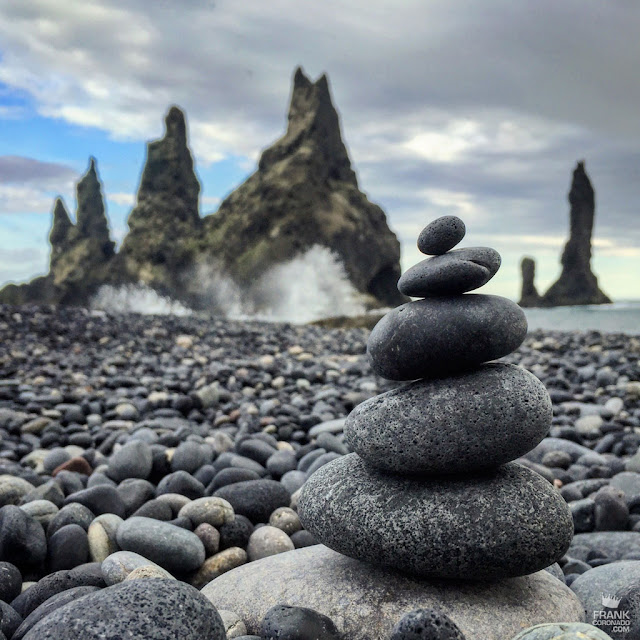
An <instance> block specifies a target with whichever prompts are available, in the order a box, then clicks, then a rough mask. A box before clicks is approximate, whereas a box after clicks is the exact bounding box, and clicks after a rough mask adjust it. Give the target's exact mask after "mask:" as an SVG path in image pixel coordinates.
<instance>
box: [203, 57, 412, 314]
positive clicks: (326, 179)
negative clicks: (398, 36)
mask: <svg viewBox="0 0 640 640" xmlns="http://www.w3.org/2000/svg"><path fill="white" fill-rule="evenodd" d="M204 230H205V234H204V236H203V246H204V247H206V248H207V250H208V252H209V253H210V255H211V256H212V257H215V259H217V260H218V261H220V263H221V264H222V266H223V268H224V269H225V270H226V271H228V272H229V273H230V274H231V275H232V276H233V278H234V279H235V280H236V281H238V282H239V283H240V285H241V286H242V287H248V288H249V289H251V285H252V283H253V282H255V281H256V279H257V278H258V277H259V276H260V275H261V274H262V273H264V272H265V271H266V270H267V269H269V268H270V267H271V266H273V265H274V264H277V263H279V262H284V261H286V260H289V259H291V258H293V257H294V256H295V255H298V254H300V253H302V252H304V251H306V250H308V249H310V248H311V247H312V246H314V245H322V246H326V247H329V248H330V249H331V250H333V251H334V252H335V253H336V254H337V255H338V257H339V258H340V260H341V261H342V262H343V264H344V267H345V270H346V272H347V275H348V276H349V279H350V281H351V282H352V283H353V285H354V286H355V288H356V289H357V290H358V291H360V292H361V293H363V294H368V295H369V296H371V297H372V298H375V299H377V300H378V301H380V302H382V303H383V304H385V305H395V304H398V303H400V302H403V301H404V298H403V296H402V295H401V294H400V293H399V292H398V290H397V288H396V283H397V281H398V278H399V277H400V263H399V260H400V243H399V242H398V239H397V238H396V236H395V235H394V233H393V232H392V231H391V230H390V229H389V227H388V225H387V220H386V216H385V214H384V212H383V211H382V209H381V208H380V207H378V206H377V205H375V204H372V203H371V202H369V200H368V199H367V196H366V195H365V194H364V193H363V192H362V191H360V189H359V187H358V181H357V179H356V175H355V172H354V171H353V169H352V167H351V161H350V160H349V155H348V153H347V149H346V147H345V145H344V142H343V141H342V136H341V133H340V122H339V118H338V114H337V112H336V109H335V107H334V106H333V103H332V101H331V95H330V92H329V83H328V80H327V77H326V76H324V75H323V76H321V77H320V78H319V79H318V80H317V81H316V82H311V81H310V80H309V78H307V77H306V76H305V74H304V73H303V72H302V70H301V69H297V70H296V72H295V76H294V80H293V90H292V93H291V102H290V107H289V115H288V127H287V131H286V133H285V135H284V136H283V137H282V138H280V139H279V140H278V141H276V142H275V143H274V144H273V145H272V146H270V147H269V148H268V149H266V150H265V151H264V152H263V153H262V156H261V158H260V162H259V164H258V170H257V171H256V172H255V173H254V174H253V175H251V176H250V177H249V178H248V179H247V180H246V182H244V183H243V184H242V185H241V186H240V187H238V188H237V189H236V190H235V191H234V192H233V193H232V194H231V195H229V197H227V198H226V199H225V200H224V201H223V202H222V204H221V205H220V208H219V210H218V212H217V213H215V214H213V215H211V216H208V217H207V218H205V220H204Z"/></svg>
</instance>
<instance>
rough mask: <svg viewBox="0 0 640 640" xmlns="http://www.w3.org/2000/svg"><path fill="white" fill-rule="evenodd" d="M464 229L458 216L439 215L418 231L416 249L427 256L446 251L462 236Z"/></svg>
mask: <svg viewBox="0 0 640 640" xmlns="http://www.w3.org/2000/svg"><path fill="white" fill-rule="evenodd" d="M466 231H467V229H466V227H465V226H464V222H462V220H460V218H458V216H441V217H440V218H436V219H435V220H434V221H433V222H430V223H429V224H428V225H427V226H426V227H425V228H424V229H423V230H422V231H421V232H420V235H419V236H418V250H419V251H420V252H421V253H424V254H426V255H428V256H431V255H433V256H437V255H440V254H442V253H446V252H447V251H449V249H453V247H455V246H456V245H457V244H458V243H459V242H460V241H461V240H462V238H464V234H465V233H466Z"/></svg>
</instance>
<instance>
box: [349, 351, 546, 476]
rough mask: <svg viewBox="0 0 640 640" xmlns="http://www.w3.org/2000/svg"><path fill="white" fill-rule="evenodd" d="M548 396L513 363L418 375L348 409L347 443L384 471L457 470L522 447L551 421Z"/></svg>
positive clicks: (482, 465) (495, 461) (501, 458)
mask: <svg viewBox="0 0 640 640" xmlns="http://www.w3.org/2000/svg"><path fill="white" fill-rule="evenodd" d="M551 414H552V409H551V399H550V398H549V394H548V393H547V390H546V388H545V386H544V385H543V384H542V383H541V382H540V380H538V378H536V377H535V376H534V375H532V374H531V373H529V372H528V371H526V370H525V369H523V368H521V367H516V366H515V365H512V364H502V363H494V364H485V365H482V366H481V367H480V368H479V369H476V370H475V371H472V372H469V373H462V374H458V375H455V376H451V377H447V378H437V379H433V380H418V381H416V382H412V383H410V384H408V385H404V386H402V387H399V388H397V389H393V390H392V391H388V392H387V393H383V394H381V395H379V396H375V397H374V398H370V399H369V400H366V401H365V402H362V403H361V404H359V405H358V406H357V407H356V408H355V409H354V410H353V411H352V412H351V413H350V414H349V416H348V417H347V422H346V424H345V430H344V433H345V440H346V442H347V444H348V445H349V447H350V448H351V449H352V450H353V451H355V452H356V453H357V454H359V455H360V456H361V457H362V458H364V459H365V460H366V461H367V462H368V463H369V464H370V465H372V466H374V467H375V468H376V469H380V470H381V471H389V472H391V473H401V474H405V475H406V474H421V473H429V474H454V473H463V472H471V471H478V470H483V469H490V468H495V467H498V466H500V465H501V464H503V463H505V462H509V461H510V460H515V459H516V458H518V457H520V456H521V455H524V454H525V453H526V452H527V451H529V450H530V449H532V448H533V447H535V446H536V445H537V444H538V442H540V441H541V440H542V438H544V436H545V435H546V433H547V431H548V430H549V426H550V425H551Z"/></svg>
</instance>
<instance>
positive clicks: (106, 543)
mask: <svg viewBox="0 0 640 640" xmlns="http://www.w3.org/2000/svg"><path fill="white" fill-rule="evenodd" d="M122 522H123V520H122V518H121V517H120V516H117V515H115V514H114V513H104V514H102V515H101V516H98V517H97V518H94V519H93V520H92V522H91V524H90V525H89V528H88V530H87V541H88V543H89V555H90V557H91V560H92V561H93V562H103V561H104V560H106V559H107V557H109V556H110V555H111V554H113V553H115V552H116V551H117V550H118V543H117V541H116V535H117V532H118V527H119V526H120V525H121V524H122Z"/></svg>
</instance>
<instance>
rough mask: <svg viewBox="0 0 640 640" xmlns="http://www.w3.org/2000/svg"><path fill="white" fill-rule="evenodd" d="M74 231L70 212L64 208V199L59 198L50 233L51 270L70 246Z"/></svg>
mask: <svg viewBox="0 0 640 640" xmlns="http://www.w3.org/2000/svg"><path fill="white" fill-rule="evenodd" d="M73 230H74V224H73V222H71V218H70V217H69V212H68V211H67V208H66V207H65V206H64V201H63V200H62V198H61V197H60V196H58V197H57V198H56V199H55V202H54V204H53V223H52V224H51V231H50V233H49V244H50V245H51V257H50V259H49V268H50V269H52V268H53V267H54V265H55V263H56V261H57V259H58V258H59V257H60V255H61V254H62V253H63V252H64V251H65V250H66V248H67V247H68V246H69V242H70V240H71V237H70V235H71V232H72V231H73Z"/></svg>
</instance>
